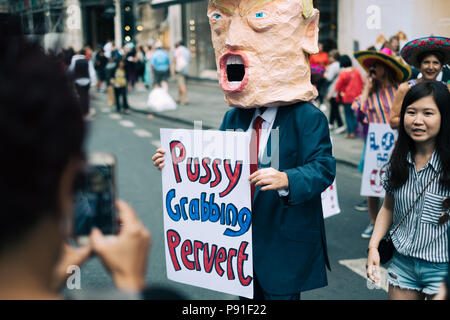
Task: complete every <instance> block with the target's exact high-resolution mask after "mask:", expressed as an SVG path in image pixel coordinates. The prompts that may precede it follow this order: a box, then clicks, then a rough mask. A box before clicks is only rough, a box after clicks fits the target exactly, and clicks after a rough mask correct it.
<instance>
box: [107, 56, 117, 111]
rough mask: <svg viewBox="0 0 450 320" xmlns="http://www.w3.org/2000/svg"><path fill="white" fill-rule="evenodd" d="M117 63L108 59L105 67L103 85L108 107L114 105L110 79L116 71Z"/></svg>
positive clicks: (112, 86)
mask: <svg viewBox="0 0 450 320" xmlns="http://www.w3.org/2000/svg"><path fill="white" fill-rule="evenodd" d="M117 64H118V62H117V61H116V59H114V58H113V57H111V58H109V60H108V63H107V64H106V66H105V83H106V95H107V103H108V106H113V105H114V101H115V98H114V85H113V83H112V82H111V79H112V78H114V73H115V71H116V69H117Z"/></svg>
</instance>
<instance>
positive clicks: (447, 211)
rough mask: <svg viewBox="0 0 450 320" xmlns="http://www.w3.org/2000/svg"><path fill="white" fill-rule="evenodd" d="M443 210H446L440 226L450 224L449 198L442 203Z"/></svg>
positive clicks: (440, 219) (440, 220)
mask: <svg viewBox="0 0 450 320" xmlns="http://www.w3.org/2000/svg"><path fill="white" fill-rule="evenodd" d="M442 209H444V212H443V213H442V215H441V216H440V217H439V224H440V225H444V224H446V223H447V222H448V220H449V219H450V215H449V211H450V197H447V198H445V199H444V201H442Z"/></svg>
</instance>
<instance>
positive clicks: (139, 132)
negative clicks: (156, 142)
mask: <svg viewBox="0 0 450 320" xmlns="http://www.w3.org/2000/svg"><path fill="white" fill-rule="evenodd" d="M133 132H134V134H135V135H137V136H138V137H141V138H151V137H152V136H153V135H152V134H151V133H150V132H148V131H147V130H144V129H136V130H134V131H133Z"/></svg>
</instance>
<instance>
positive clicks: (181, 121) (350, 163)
mask: <svg viewBox="0 0 450 320" xmlns="http://www.w3.org/2000/svg"><path fill="white" fill-rule="evenodd" d="M130 109H131V110H133V111H135V112H138V113H142V114H151V115H153V116H155V117H157V118H161V119H165V120H169V121H174V122H178V123H182V124H186V125H189V126H194V123H193V122H192V121H189V120H183V119H180V118H177V117H172V116H168V115H164V114H161V113H157V112H151V111H146V110H140V109H135V108H133V107H130ZM203 128H204V129H215V128H213V127H211V126H207V125H203ZM335 159H336V162H338V163H340V164H343V165H346V166H349V167H353V168H358V165H357V164H355V163H353V162H351V161H348V160H345V159H339V158H336V157H335Z"/></svg>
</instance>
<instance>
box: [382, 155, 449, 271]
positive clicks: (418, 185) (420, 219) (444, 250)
mask: <svg viewBox="0 0 450 320" xmlns="http://www.w3.org/2000/svg"><path fill="white" fill-rule="evenodd" d="M408 164H409V177H408V180H407V181H406V183H405V184H404V185H403V186H402V187H400V188H396V189H391V188H390V187H389V186H388V182H387V177H388V175H389V169H388V170H387V174H386V175H385V176H384V178H383V186H384V188H385V190H386V192H387V193H389V194H391V195H392V196H393V197H394V199H395V205H394V215H393V223H392V227H391V231H390V232H392V231H393V229H394V228H395V227H396V226H397V225H398V223H399V222H400V220H401V219H402V218H403V216H404V215H405V214H406V213H407V210H408V209H409V208H410V206H411V205H412V204H413V203H414V201H415V200H416V198H417V197H418V196H419V194H420V192H422V190H423V188H425V186H426V185H427V184H428V183H429V182H430V181H431V180H432V179H433V178H434V176H435V174H436V173H438V174H439V176H438V177H437V178H436V179H434V181H433V182H432V183H431V184H430V185H429V186H428V188H427V189H426V191H425V192H424V193H423V195H422V196H421V197H420V199H419V200H418V201H417V203H416V204H415V205H414V207H413V208H412V210H411V212H410V213H409V214H408V216H407V218H406V219H405V220H404V221H403V223H402V224H401V225H400V227H399V228H398V229H397V231H396V232H395V233H394V235H393V236H392V242H393V244H394V246H395V249H396V250H397V251H398V252H399V253H400V254H402V255H405V256H410V257H414V258H418V259H422V260H426V261H429V262H432V263H445V262H449V251H448V234H447V228H448V226H449V222H447V223H445V224H444V225H440V224H439V222H438V220H439V217H440V216H441V215H442V213H443V212H444V209H443V208H442V202H443V200H444V199H445V198H446V197H450V188H447V187H445V186H443V185H442V184H441V183H440V175H441V172H442V164H441V160H440V157H439V154H438V153H437V152H436V151H434V153H433V155H432V157H431V159H430V160H429V161H428V163H427V165H426V166H425V167H423V168H422V169H421V170H420V171H419V172H417V170H416V165H415V163H414V161H413V159H412V156H411V154H408Z"/></svg>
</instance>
